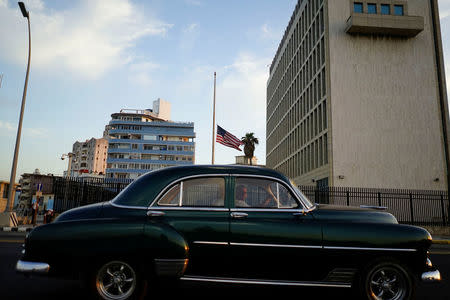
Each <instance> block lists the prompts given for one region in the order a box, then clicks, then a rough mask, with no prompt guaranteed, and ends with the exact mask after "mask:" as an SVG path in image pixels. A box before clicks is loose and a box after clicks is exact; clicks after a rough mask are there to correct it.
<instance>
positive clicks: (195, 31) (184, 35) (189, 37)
mask: <svg viewBox="0 0 450 300" xmlns="http://www.w3.org/2000/svg"><path fill="white" fill-rule="evenodd" d="M198 36H199V25H198V24H197V23H192V24H189V25H187V26H186V27H184V28H183V29H182V32H181V38H180V49H181V50H183V51H187V50H192V49H193V48H194V46H195V42H196V41H197V38H198Z"/></svg>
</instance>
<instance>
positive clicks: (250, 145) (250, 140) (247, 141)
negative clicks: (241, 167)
mask: <svg viewBox="0 0 450 300" xmlns="http://www.w3.org/2000/svg"><path fill="white" fill-rule="evenodd" d="M241 141H242V142H243V143H244V154H245V158H246V159H248V160H249V161H250V165H251V164H252V158H253V154H254V153H255V145H258V144H259V141H258V138H256V137H255V136H254V133H253V132H249V133H246V134H245V136H243V137H242V139H241Z"/></svg>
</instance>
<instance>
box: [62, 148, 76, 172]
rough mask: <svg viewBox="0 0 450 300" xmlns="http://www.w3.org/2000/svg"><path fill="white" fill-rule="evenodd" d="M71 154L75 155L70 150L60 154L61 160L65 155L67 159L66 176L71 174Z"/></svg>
mask: <svg viewBox="0 0 450 300" xmlns="http://www.w3.org/2000/svg"><path fill="white" fill-rule="evenodd" d="M73 156H75V153H72V152H69V153H67V154H65V153H64V154H63V155H62V156H61V160H64V159H65V158H66V157H67V159H68V160H69V166H68V167H67V174H66V177H70V175H71V174H72V171H71V169H72V157H73Z"/></svg>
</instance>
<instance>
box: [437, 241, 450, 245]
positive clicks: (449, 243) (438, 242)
mask: <svg viewBox="0 0 450 300" xmlns="http://www.w3.org/2000/svg"><path fill="white" fill-rule="evenodd" d="M433 244H439V245H450V240H433Z"/></svg>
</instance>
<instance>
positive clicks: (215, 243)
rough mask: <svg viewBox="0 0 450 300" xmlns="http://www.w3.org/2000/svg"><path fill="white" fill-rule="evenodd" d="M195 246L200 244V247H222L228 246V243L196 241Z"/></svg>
mask: <svg viewBox="0 0 450 300" xmlns="http://www.w3.org/2000/svg"><path fill="white" fill-rule="evenodd" d="M192 243H193V244H199V245H221V246H228V245H229V243H228V242H210V241H195V242H192Z"/></svg>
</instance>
